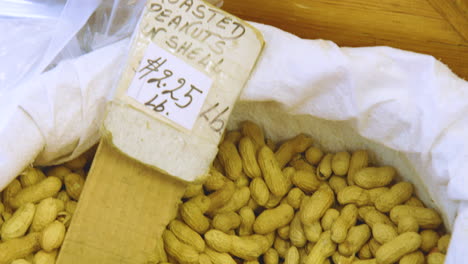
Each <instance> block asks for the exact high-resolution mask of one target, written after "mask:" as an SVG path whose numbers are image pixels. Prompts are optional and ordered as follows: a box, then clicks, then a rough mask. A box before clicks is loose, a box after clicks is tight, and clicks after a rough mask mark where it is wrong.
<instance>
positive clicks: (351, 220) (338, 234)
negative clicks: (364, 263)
mask: <svg viewBox="0 0 468 264" xmlns="http://www.w3.org/2000/svg"><path fill="white" fill-rule="evenodd" d="M357 215H358V209H357V207H356V205H354V204H348V205H346V206H345V207H344V208H343V210H341V213H340V215H339V216H338V218H337V219H336V221H335V222H334V223H333V224H332V227H331V239H332V240H333V242H335V243H343V242H344V241H345V239H346V236H347V235H348V230H349V229H350V228H351V227H352V226H354V225H355V224H356V221H357Z"/></svg>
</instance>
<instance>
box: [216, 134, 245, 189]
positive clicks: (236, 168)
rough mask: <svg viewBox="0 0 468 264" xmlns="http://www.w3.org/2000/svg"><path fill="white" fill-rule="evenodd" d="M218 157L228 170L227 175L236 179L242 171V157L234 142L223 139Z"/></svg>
mask: <svg viewBox="0 0 468 264" xmlns="http://www.w3.org/2000/svg"><path fill="white" fill-rule="evenodd" d="M218 158H219V161H220V162H221V165H223V167H224V170H225V171H226V176H227V177H228V178H229V179H231V180H233V181H235V180H236V179H237V178H239V177H240V175H241V173H242V159H241V157H240V155H239V152H238V151H237V148H236V146H235V145H234V143H232V142H230V141H223V142H222V143H221V144H220V145H219V152H218Z"/></svg>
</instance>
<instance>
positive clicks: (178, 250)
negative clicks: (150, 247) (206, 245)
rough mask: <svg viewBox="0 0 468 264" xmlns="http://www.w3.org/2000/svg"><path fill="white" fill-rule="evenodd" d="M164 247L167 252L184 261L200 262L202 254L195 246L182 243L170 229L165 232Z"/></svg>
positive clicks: (179, 260)
mask: <svg viewBox="0 0 468 264" xmlns="http://www.w3.org/2000/svg"><path fill="white" fill-rule="evenodd" d="M163 240H164V248H165V249H166V252H167V253H168V254H169V255H171V256H172V257H174V258H175V259H176V260H177V261H178V262H182V263H194V264H195V263H198V259H199V256H200V254H199V253H198V252H197V250H195V249H194V248H193V247H191V246H189V245H187V244H185V243H182V242H181V241H180V240H179V239H177V237H176V236H175V235H174V233H172V231H170V230H167V229H166V230H164V232H163Z"/></svg>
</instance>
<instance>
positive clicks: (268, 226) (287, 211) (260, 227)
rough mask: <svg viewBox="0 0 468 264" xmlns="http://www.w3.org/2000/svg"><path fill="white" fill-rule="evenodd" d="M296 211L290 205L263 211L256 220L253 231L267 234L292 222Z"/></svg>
mask: <svg viewBox="0 0 468 264" xmlns="http://www.w3.org/2000/svg"><path fill="white" fill-rule="evenodd" d="M293 216H294V209H293V208H292V207H291V206H290V205H289V204H282V205H279V206H278V207H276V208H273V209H267V210H265V211H263V212H262V213H261V214H260V215H259V216H258V217H257V219H255V222H254V225H253V230H254V232H255V233H257V234H267V233H270V232H273V231H275V230H276V229H277V228H280V227H282V226H285V225H287V224H289V222H291V220H292V218H293Z"/></svg>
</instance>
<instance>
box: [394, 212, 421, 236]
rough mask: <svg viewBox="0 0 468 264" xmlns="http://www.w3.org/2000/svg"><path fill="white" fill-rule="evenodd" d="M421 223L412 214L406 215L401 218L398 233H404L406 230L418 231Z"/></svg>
mask: <svg viewBox="0 0 468 264" xmlns="http://www.w3.org/2000/svg"><path fill="white" fill-rule="evenodd" d="M418 231H419V225H418V221H416V219H414V217H412V216H405V217H402V218H401V219H400V221H399V222H398V233H399V234H402V233H405V232H416V233H417V232H418Z"/></svg>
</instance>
